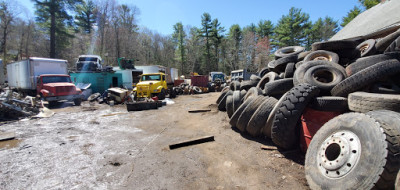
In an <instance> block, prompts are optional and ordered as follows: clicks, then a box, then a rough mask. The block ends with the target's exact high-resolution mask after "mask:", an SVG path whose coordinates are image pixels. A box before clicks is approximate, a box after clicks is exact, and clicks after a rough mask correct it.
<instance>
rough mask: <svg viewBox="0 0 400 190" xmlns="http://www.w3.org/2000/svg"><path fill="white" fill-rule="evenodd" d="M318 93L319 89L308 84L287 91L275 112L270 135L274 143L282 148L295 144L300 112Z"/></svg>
mask: <svg viewBox="0 0 400 190" xmlns="http://www.w3.org/2000/svg"><path fill="white" fill-rule="evenodd" d="M318 94H319V89H318V88H317V87H316V86H311V85H309V84H299V85H297V86H295V87H293V88H292V89H291V90H290V91H288V94H287V95H286V96H285V99H284V100H283V102H282V104H281V105H280V107H279V109H278V111H277V112H276V114H275V119H274V124H273V126H272V134H271V137H272V141H273V142H274V143H275V144H276V145H278V146H280V147H282V148H284V149H291V148H293V147H294V146H295V145H296V143H297V142H298V141H297V140H298V139H299V134H298V132H299V131H298V130H299V129H298V127H297V126H298V125H297V124H298V122H299V121H300V117H301V114H302V113H303V111H304V109H305V108H306V106H307V105H308V103H309V102H310V101H311V100H312V99H313V98H314V97H316V96H318Z"/></svg>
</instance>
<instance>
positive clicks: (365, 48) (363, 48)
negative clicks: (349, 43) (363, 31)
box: [360, 44, 369, 53]
mask: <svg viewBox="0 0 400 190" xmlns="http://www.w3.org/2000/svg"><path fill="white" fill-rule="evenodd" d="M368 48H369V45H368V44H364V45H362V46H361V47H360V51H361V53H365V52H366V51H367V50H368Z"/></svg>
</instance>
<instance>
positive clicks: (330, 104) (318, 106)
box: [308, 96, 349, 113]
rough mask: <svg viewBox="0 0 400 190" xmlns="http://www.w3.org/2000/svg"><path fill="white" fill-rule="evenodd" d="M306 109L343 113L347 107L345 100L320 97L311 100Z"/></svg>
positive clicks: (335, 97) (333, 97)
mask: <svg viewBox="0 0 400 190" xmlns="http://www.w3.org/2000/svg"><path fill="white" fill-rule="evenodd" d="M308 107H310V108H312V109H314V110H318V111H327V112H342V113H343V112H345V111H348V109H349V107H348V104H347V98H343V97H337V96H322V97H316V98H315V99H313V100H312V101H311V102H310V104H309V105H308Z"/></svg>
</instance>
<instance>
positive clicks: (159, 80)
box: [133, 73, 176, 100]
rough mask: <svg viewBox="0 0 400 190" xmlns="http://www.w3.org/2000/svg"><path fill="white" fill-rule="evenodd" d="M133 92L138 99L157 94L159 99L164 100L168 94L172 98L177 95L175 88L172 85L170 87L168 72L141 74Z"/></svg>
mask: <svg viewBox="0 0 400 190" xmlns="http://www.w3.org/2000/svg"><path fill="white" fill-rule="evenodd" d="M133 94H134V98H135V99H136V100H138V99H141V98H151V97H154V96H157V97H158V99H159V100H163V99H165V96H166V95H168V94H169V96H170V98H175V96H176V93H175V90H173V89H172V87H171V88H168V85H167V81H166V74H164V73H150V74H143V75H141V77H140V81H139V83H137V84H136V87H135V88H134V89H133Z"/></svg>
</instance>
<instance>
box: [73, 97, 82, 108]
mask: <svg viewBox="0 0 400 190" xmlns="http://www.w3.org/2000/svg"><path fill="white" fill-rule="evenodd" d="M81 103H82V98H77V99H74V104H75V106H80V105H81Z"/></svg>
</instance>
